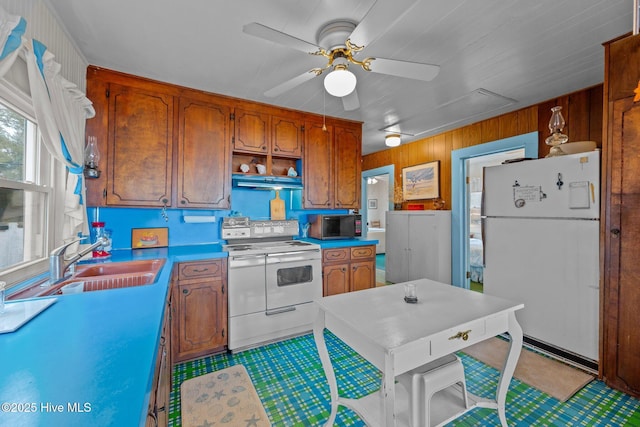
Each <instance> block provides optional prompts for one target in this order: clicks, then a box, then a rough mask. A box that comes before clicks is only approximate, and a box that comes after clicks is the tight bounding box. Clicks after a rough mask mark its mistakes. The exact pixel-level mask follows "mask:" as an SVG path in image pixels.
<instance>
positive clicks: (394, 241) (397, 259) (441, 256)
mask: <svg viewBox="0 0 640 427" xmlns="http://www.w3.org/2000/svg"><path fill="white" fill-rule="evenodd" d="M386 246H387V248H386V277H385V279H386V280H387V281H389V282H393V283H398V282H405V281H407V280H416V279H422V278H427V279H431V280H436V281H438V282H443V283H448V284H450V283H451V211H444V210H443V211H389V212H387V215H386Z"/></svg>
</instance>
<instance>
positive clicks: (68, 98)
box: [25, 40, 95, 241]
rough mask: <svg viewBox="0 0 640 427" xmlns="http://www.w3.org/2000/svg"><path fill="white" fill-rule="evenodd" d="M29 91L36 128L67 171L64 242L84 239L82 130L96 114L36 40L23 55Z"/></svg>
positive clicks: (50, 55) (86, 226)
mask: <svg viewBox="0 0 640 427" xmlns="http://www.w3.org/2000/svg"><path fill="white" fill-rule="evenodd" d="M25 56H26V59H27V70H28V72H29V87H30V89H31V99H32V100H33V105H34V110H35V112H36V119H37V120H38V127H39V128H40V132H41V133H42V136H43V139H44V143H45V145H46V146H47V148H48V149H49V151H50V152H51V154H53V156H54V157H55V158H56V159H57V160H58V161H60V162H62V163H63V164H64V165H66V166H67V168H68V170H69V172H70V173H69V176H68V178H67V187H66V194H65V213H64V215H65V216H64V218H65V219H64V229H63V239H64V240H65V241H66V240H71V239H73V238H75V237H77V236H78V234H79V233H80V234H82V235H87V234H88V232H89V227H88V224H87V211H86V209H85V207H84V199H85V187H84V185H83V181H82V179H83V175H82V172H83V164H84V127H85V123H86V119H88V118H91V117H93V116H94V115H95V111H94V109H93V106H92V104H91V101H89V100H88V99H87V98H86V96H84V94H83V93H82V92H81V91H80V90H79V89H78V88H77V87H76V86H75V85H74V84H73V83H71V82H69V81H68V80H66V79H64V78H63V77H62V76H61V75H60V64H58V63H57V62H55V61H54V60H53V54H52V53H51V52H49V51H47V50H46V46H44V45H43V44H42V43H40V42H38V41H37V40H32V48H31V49H27V50H26V53H25Z"/></svg>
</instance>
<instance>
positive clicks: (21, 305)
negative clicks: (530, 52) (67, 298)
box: [0, 298, 57, 334]
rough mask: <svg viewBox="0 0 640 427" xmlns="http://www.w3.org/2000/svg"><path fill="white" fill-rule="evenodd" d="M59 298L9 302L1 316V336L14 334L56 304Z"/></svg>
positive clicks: (6, 303)
mask: <svg viewBox="0 0 640 427" xmlns="http://www.w3.org/2000/svg"><path fill="white" fill-rule="evenodd" d="M56 300H57V298H39V299H32V300H21V301H7V302H5V305H4V313H2V314H0V334H4V333H7V332H14V331H16V330H17V329H19V328H20V327H21V326H22V325H24V324H25V323H27V322H28V321H29V320H31V319H33V318H34V317H36V316H37V315H38V314H40V313H41V312H42V311H44V310H45V309H46V308H48V307H49V306H51V304H53V303H54V302H56Z"/></svg>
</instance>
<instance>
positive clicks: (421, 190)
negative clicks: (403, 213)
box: [402, 160, 440, 200]
mask: <svg viewBox="0 0 640 427" xmlns="http://www.w3.org/2000/svg"><path fill="white" fill-rule="evenodd" d="M402 197H403V198H404V200H421V199H437V198H439V197H440V161H439V160H436V161H434V162H429V163H424V164H422V165H417V166H410V167H408V168H403V169H402Z"/></svg>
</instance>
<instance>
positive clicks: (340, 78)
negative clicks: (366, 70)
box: [324, 64, 357, 98]
mask: <svg viewBox="0 0 640 427" xmlns="http://www.w3.org/2000/svg"><path fill="white" fill-rule="evenodd" d="M356 83H357V79H356V75H355V74H353V73H352V72H351V71H349V70H347V67H346V65H342V64H338V65H336V66H335V67H334V68H333V71H332V72H330V73H329V74H327V76H326V77H325V78H324V88H325V89H326V90H327V92H329V95H333V96H337V97H338V98H342V97H343V96H347V95H349V94H350V93H351V92H353V91H354V89H355V88H356Z"/></svg>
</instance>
